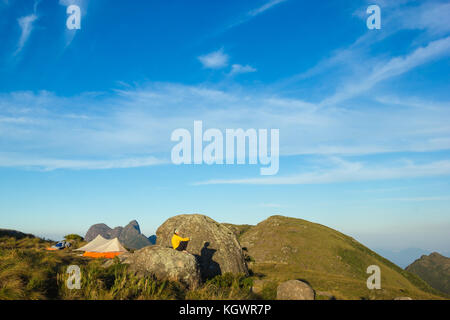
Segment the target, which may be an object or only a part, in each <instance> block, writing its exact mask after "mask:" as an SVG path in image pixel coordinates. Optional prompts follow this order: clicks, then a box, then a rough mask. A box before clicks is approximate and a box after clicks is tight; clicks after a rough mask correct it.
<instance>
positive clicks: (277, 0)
mask: <svg viewBox="0 0 450 320" xmlns="http://www.w3.org/2000/svg"><path fill="white" fill-rule="evenodd" d="M285 1H286V0H270V1H268V2H266V3H265V4H263V5H262V6H261V7H258V8H256V9H253V10H250V11H249V12H248V15H249V16H251V17H255V16H257V15H259V14H261V13H263V12H265V11H267V10H269V9H271V8H273V7H274V6H276V5H277V4H280V3H282V2H285Z"/></svg>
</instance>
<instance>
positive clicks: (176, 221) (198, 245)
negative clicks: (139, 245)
mask: <svg viewBox="0 0 450 320" xmlns="http://www.w3.org/2000/svg"><path fill="white" fill-rule="evenodd" d="M175 229H178V230H179V231H180V233H181V236H182V237H189V238H190V239H191V241H190V242H189V244H188V247H187V251H188V252H189V253H191V254H193V255H195V256H196V258H197V261H198V263H199V265H200V272H201V274H202V278H203V279H209V278H212V277H214V276H216V275H219V274H223V273H226V272H231V273H235V274H237V273H243V274H246V275H247V274H248V269H247V265H246V263H245V260H244V255H243V253H242V249H241V246H240V244H239V242H238V240H237V239H236V236H235V235H234V233H233V232H232V231H231V230H230V229H228V228H227V227H225V226H224V225H222V224H220V223H218V222H216V221H214V220H213V219H211V218H209V217H207V216H204V215H201V214H183V215H178V216H175V217H172V218H169V219H168V220H166V221H165V222H164V223H163V224H162V225H161V226H160V227H159V228H158V230H157V231H156V244H158V245H161V246H163V247H171V239H172V236H173V232H174V230H175ZM172 250H173V249H172Z"/></svg>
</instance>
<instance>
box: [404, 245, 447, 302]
mask: <svg viewBox="0 0 450 320" xmlns="http://www.w3.org/2000/svg"><path fill="white" fill-rule="evenodd" d="M406 270H407V271H409V272H411V273H414V274H416V275H418V276H419V277H420V278H422V279H423V280H425V281H426V282H427V283H428V284H429V285H430V286H432V287H433V288H435V289H437V290H439V291H442V292H444V293H447V294H450V258H448V257H445V256H443V255H441V254H439V253H437V252H433V253H431V254H430V255H428V256H427V255H423V256H421V257H420V259H417V260H416V261H414V262H413V263H411V264H410V265H409V266H408V267H406Z"/></svg>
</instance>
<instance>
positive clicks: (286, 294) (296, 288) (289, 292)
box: [277, 280, 315, 300]
mask: <svg viewBox="0 0 450 320" xmlns="http://www.w3.org/2000/svg"><path fill="white" fill-rule="evenodd" d="M314 297H315V294H314V290H313V289H312V288H311V287H310V286H309V285H307V284H306V283H305V282H303V281H299V280H289V281H285V282H283V283H280V284H279V285H278V288H277V300H314Z"/></svg>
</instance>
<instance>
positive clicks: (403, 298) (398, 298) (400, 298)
mask: <svg viewBox="0 0 450 320" xmlns="http://www.w3.org/2000/svg"><path fill="white" fill-rule="evenodd" d="M394 300H412V298H410V297H397V298H394Z"/></svg>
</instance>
